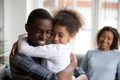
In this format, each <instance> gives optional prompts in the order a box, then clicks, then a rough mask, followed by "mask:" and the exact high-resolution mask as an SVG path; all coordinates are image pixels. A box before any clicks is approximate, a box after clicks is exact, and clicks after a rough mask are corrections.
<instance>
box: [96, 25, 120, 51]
mask: <svg viewBox="0 0 120 80" xmlns="http://www.w3.org/2000/svg"><path fill="white" fill-rule="evenodd" d="M105 31H110V32H112V34H113V36H114V38H113V44H112V45H111V47H110V49H111V50H112V49H118V43H119V33H118V31H117V29H115V28H113V27H111V26H104V27H103V28H102V29H101V30H100V31H99V32H98V34H97V37H96V42H97V46H98V45H99V39H100V36H101V34H102V33H103V32H105Z"/></svg>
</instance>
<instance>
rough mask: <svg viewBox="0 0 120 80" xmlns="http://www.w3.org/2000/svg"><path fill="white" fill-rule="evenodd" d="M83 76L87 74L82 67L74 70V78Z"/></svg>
mask: <svg viewBox="0 0 120 80" xmlns="http://www.w3.org/2000/svg"><path fill="white" fill-rule="evenodd" d="M81 74H85V72H84V71H83V70H82V69H81V68H80V67H77V68H75V70H74V76H75V77H76V78H77V77H78V76H80V75H81Z"/></svg>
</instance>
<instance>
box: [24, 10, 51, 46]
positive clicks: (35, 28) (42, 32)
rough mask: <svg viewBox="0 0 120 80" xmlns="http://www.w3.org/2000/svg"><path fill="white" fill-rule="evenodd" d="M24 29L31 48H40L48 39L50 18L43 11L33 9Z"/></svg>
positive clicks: (47, 13)
mask: <svg viewBox="0 0 120 80" xmlns="http://www.w3.org/2000/svg"><path fill="white" fill-rule="evenodd" d="M25 29H26V31H27V33H28V42H29V44H31V45H33V46H42V45H44V44H46V43H47V42H48V41H49V39H50V36H51V31H52V16H51V15H50V14H49V12H48V11H46V10H45V9H41V8H40V9H35V10H33V11H32V12H31V13H30V15H29V16H28V21H27V24H26V25H25Z"/></svg>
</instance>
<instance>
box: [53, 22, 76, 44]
mask: <svg viewBox="0 0 120 80" xmlns="http://www.w3.org/2000/svg"><path fill="white" fill-rule="evenodd" d="M73 36H74V35H73V34H70V33H69V32H68V31H67V30H66V28H65V27H64V26H62V25H58V24H56V25H54V28H53V32H52V36H51V39H52V42H53V43H54V44H59V43H60V44H66V43H67V42H68V41H69V40H70V39H71V38H72V37H73Z"/></svg>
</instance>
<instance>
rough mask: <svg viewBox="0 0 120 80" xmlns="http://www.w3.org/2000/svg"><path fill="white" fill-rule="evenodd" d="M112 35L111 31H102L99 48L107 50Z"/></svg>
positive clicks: (111, 41)
mask: <svg viewBox="0 0 120 80" xmlns="http://www.w3.org/2000/svg"><path fill="white" fill-rule="evenodd" d="M113 39H114V35H113V33H112V32H111V31H104V32H103V33H102V34H101V35H100V38H99V49H100V50H105V51H108V50H110V46H111V45H112V43H113Z"/></svg>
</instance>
